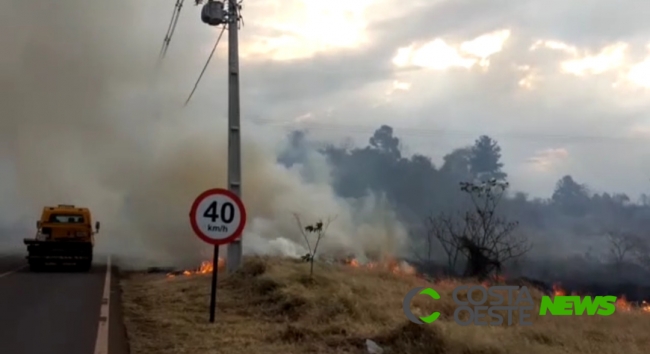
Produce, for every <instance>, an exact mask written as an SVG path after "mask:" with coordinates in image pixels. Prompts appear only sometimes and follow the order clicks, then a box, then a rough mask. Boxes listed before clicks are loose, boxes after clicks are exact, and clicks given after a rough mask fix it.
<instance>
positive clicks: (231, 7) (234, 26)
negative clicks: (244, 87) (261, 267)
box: [226, 0, 242, 273]
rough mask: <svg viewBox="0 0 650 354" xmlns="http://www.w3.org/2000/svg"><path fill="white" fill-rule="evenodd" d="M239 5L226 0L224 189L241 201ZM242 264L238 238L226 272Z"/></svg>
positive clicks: (231, 252)
mask: <svg viewBox="0 0 650 354" xmlns="http://www.w3.org/2000/svg"><path fill="white" fill-rule="evenodd" d="M238 26H239V5H238V4H237V1H236V0H228V189H229V190H230V191H232V192H233V193H235V194H236V195H237V196H239V197H240V198H241V196H242V180H241V130H240V124H239V121H240V119H239V118H240V117H239V115H240V112H239V43H238V40H239V39H238V29H239V28H238ZM241 262H242V238H241V237H240V238H239V239H238V240H237V241H235V242H232V243H230V244H229V245H228V258H227V260H226V267H227V269H228V273H232V272H234V271H236V270H237V269H239V267H240V266H241Z"/></svg>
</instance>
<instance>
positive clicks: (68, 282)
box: [0, 253, 128, 354]
mask: <svg viewBox="0 0 650 354" xmlns="http://www.w3.org/2000/svg"><path fill="white" fill-rule="evenodd" d="M107 261H108V257H102V256H99V255H96V256H95V262H94V266H93V268H92V270H91V271H90V272H87V273H83V272H74V271H63V270H56V271H48V272H42V273H31V272H30V271H29V268H28V267H27V260H26V259H25V254H24V253H23V254H20V253H18V254H16V253H14V254H1V253H0V353H2V354H45V353H47V354H100V353H101V354H127V353H128V346H127V342H126V335H125V330H124V327H123V324H122V318H121V312H120V303H119V300H120V294H119V287H118V282H117V277H116V276H115V274H117V273H116V268H115V267H113V266H111V269H110V270H111V271H110V272H107V269H108V267H107V263H108V262H107ZM107 283H108V284H109V286H108V289H110V290H108V289H107V290H105V284H107ZM104 299H108V301H106V300H104ZM106 323H108V325H106Z"/></svg>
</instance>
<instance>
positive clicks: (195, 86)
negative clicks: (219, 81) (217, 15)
mask: <svg viewBox="0 0 650 354" xmlns="http://www.w3.org/2000/svg"><path fill="white" fill-rule="evenodd" d="M225 30H226V26H225V25H224V26H223V27H222V28H221V32H220V33H219V37H217V41H216V42H215V43H214V47H212V52H210V56H209V57H208V60H207V61H206V62H205V65H204V66H203V70H201V74H200V75H199V78H198V79H197V80H196V83H195V84H194V88H193V89H192V92H190V95H189V97H187V101H185V104H184V105H183V107H185V106H187V104H188V103H189V102H190V99H192V96H193V95H194V91H196V88H197V87H198V86H199V82H200V81H201V78H202V77H203V74H204V73H205V69H207V68H208V64H210V60H211V59H212V56H213V55H214V52H215V51H216V50H217V46H218V45H219V41H220V40H221V37H222V36H223V32H225Z"/></svg>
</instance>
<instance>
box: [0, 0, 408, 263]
mask: <svg viewBox="0 0 650 354" xmlns="http://www.w3.org/2000/svg"><path fill="white" fill-rule="evenodd" d="M144 4H146V6H152V7H154V8H155V9H152V10H151V11H150V10H149V9H147V8H146V7H145V5H144ZM155 6H156V2H152V1H146V2H143V3H139V2H135V3H134V2H127V1H115V2H112V1H109V2H105V1H85V0H84V1H82V0H66V1H60V2H59V1H56V2H32V1H23V0H9V1H3V2H2V3H0V48H1V49H0V177H2V180H0V193H1V194H0V198H1V199H0V200H1V201H0V215H2V218H0V226H2V230H11V231H6V232H5V233H3V235H2V236H0V237H2V241H0V247H5V248H15V246H16V245H20V242H21V239H22V238H23V237H29V236H32V234H33V232H34V230H33V227H34V221H35V220H36V219H37V218H38V213H39V212H40V208H42V207H43V206H44V205H51V204H60V203H66V204H67V203H74V204H77V205H85V206H88V207H90V208H91V210H92V211H93V213H94V217H95V219H97V220H100V221H101V223H102V229H101V231H100V233H99V235H98V237H97V250H98V252H110V253H111V254H114V255H117V256H120V257H121V259H122V260H123V261H124V262H128V263H131V264H132V265H134V266H135V265H149V264H154V263H156V264H160V263H166V264H175V265H180V264H190V263H192V262H197V261H199V260H203V259H205V257H206V249H209V248H208V247H206V246H205V245H204V244H202V243H201V242H200V241H198V239H197V238H196V237H194V235H192V231H191V229H190V227H189V220H188V212H189V206H190V205H191V203H192V201H193V199H194V198H195V197H196V196H197V195H198V194H199V193H201V192H202V191H203V190H205V189H208V188H213V187H226V169H225V168H226V161H227V160H226V158H227V154H226V146H227V144H226V129H225V121H224V120H223V119H220V120H211V119H208V118H209V117H210V116H213V115H214V113H213V111H214V110H215V109H217V108H220V109H221V108H223V109H222V110H223V111H224V112H225V107H210V106H205V105H204V106H203V107H208V108H207V109H205V110H204V111H201V110H197V109H188V110H187V111H184V110H182V109H181V108H179V107H178V105H175V104H172V103H169V102H176V101H181V102H182V100H183V99H184V97H181V96H182V93H181V94H179V93H178V91H173V98H170V96H169V95H172V92H168V90H167V88H169V87H173V86H174V85H177V84H178V82H182V83H183V85H185V84H187V83H189V82H191V81H192V80H193V79H194V78H195V75H196V74H197V73H196V71H195V70H192V69H196V67H191V68H190V70H187V68H186V67H185V65H184V63H181V61H179V60H176V61H175V60H173V59H169V60H167V62H166V63H165V65H166V66H167V69H166V70H164V71H163V72H162V73H161V72H158V73H156V72H154V63H155V59H156V55H157V54H158V53H157V50H158V48H157V47H158V44H159V43H160V40H161V39H162V35H163V34H164V32H163V33H161V32H160V31H159V30H160V29H163V30H164V28H165V25H166V20H167V16H168V15H169V14H167V12H170V13H171V7H169V8H167V7H165V9H164V10H165V11H162V10H160V8H156V7H155ZM168 10H169V11H168ZM151 13H154V14H155V15H156V16H160V18H159V19H158V20H156V21H154V20H153V19H152V18H151ZM145 15H149V17H146V20H145ZM138 16H142V17H138ZM149 25H152V26H155V27H156V28H155V31H152V30H151V29H148V27H147V26H149ZM151 32H155V33H157V34H158V35H160V36H161V37H160V38H158V37H155V38H152V37H150V36H149V37H148V36H145V35H143V34H142V33H151ZM177 36H178V34H177ZM176 40H177V41H179V40H178V39H176ZM179 46H180V45H179ZM152 54H153V55H152ZM202 59H203V58H202ZM163 74H164V76H162V75H163ZM155 75H161V76H162V77H158V78H157V79H156V80H153V78H154V77H155ZM181 77H183V79H182V80H181V79H180V78H181ZM224 81H225V79H224ZM152 82H155V83H157V84H158V85H160V86H158V87H162V88H164V89H165V90H163V89H162V88H161V89H156V90H154V89H152ZM185 87H186V86H183V88H185ZM182 92H183V93H184V92H185V91H182ZM242 95H243V99H242V102H244V103H243V104H245V102H246V100H245V95H246V93H245V90H243V91H242ZM244 120H245V117H244ZM243 128H244V129H245V130H244V131H245V133H244V139H243V144H242V145H243V146H242V150H243V158H242V164H243V176H244V177H243V178H244V179H243V196H244V202H245V204H246V206H247V209H248V214H249V223H248V226H247V229H246V231H245V234H244V247H245V252H257V253H260V252H261V253H276V254H284V255H290V256H297V255H300V254H304V252H305V249H304V247H303V242H302V239H301V235H300V234H299V232H298V229H297V225H296V222H295V220H294V217H293V213H299V214H300V215H301V217H302V218H303V222H305V223H311V222H314V221H316V220H317V219H319V218H327V217H334V216H336V219H335V221H334V222H333V223H332V224H331V226H330V228H329V232H328V235H327V237H326V239H325V240H324V241H323V246H322V247H323V248H322V250H323V252H349V253H357V254H359V255H364V254H379V253H395V252H398V251H399V250H400V249H401V247H402V246H403V245H404V241H405V239H406V236H405V235H406V232H405V229H404V227H402V226H401V225H400V224H399V223H398V222H397V221H396V218H395V216H394V215H393V214H392V212H391V210H390V208H389V207H388V205H387V204H386V202H385V201H384V200H383V199H382V198H375V197H369V198H367V199H365V200H356V201H349V200H343V199H340V198H337V197H336V196H335V194H334V193H333V190H332V187H331V186H330V183H329V178H328V176H329V170H328V166H327V164H326V162H325V161H324V160H323V159H322V157H318V156H317V155H312V156H313V158H312V159H310V161H309V163H308V164H307V165H306V166H302V167H301V168H302V169H303V170H302V171H301V170H300V169H286V168H284V167H282V166H280V165H278V164H276V162H275V161H276V152H277V151H278V149H280V148H281V144H279V143H280V142H281V141H282V140H283V133H280V132H277V131H276V132H275V134H272V132H271V131H269V130H268V129H266V128H259V127H255V126H252V125H248V124H245V125H244V127H243ZM304 169H308V170H309V171H310V172H311V174H312V175H315V176H319V178H316V179H310V180H309V182H306V181H305V179H304V178H302V177H301V173H303V172H304ZM0 251H1V250H0ZM208 254H209V250H208Z"/></svg>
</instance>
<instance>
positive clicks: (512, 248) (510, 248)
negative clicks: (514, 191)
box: [428, 179, 531, 279]
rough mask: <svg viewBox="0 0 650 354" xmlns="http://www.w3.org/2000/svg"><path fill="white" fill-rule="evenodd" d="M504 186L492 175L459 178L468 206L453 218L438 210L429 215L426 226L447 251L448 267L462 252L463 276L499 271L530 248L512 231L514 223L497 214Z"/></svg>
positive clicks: (451, 266)
mask: <svg viewBox="0 0 650 354" xmlns="http://www.w3.org/2000/svg"><path fill="white" fill-rule="evenodd" d="M508 186H509V185H508V183H507V182H500V181H497V180H496V179H491V180H489V181H487V182H482V183H479V184H475V183H470V182H463V183H461V191H463V192H465V193H467V194H468V195H469V196H470V201H471V207H470V208H468V210H467V211H465V212H462V213H460V215H459V216H458V217H456V218H454V217H451V216H448V215H444V214H442V215H440V216H438V217H437V218H430V219H429V221H428V225H429V228H428V229H429V231H430V232H431V233H432V234H433V235H434V237H435V238H437V239H438V241H439V242H440V244H441V246H442V248H443V249H444V251H445V252H446V253H447V256H448V262H449V267H450V268H452V269H453V268H455V265H456V262H457V260H458V255H459V254H462V255H464V256H465V258H466V260H467V264H466V267H465V272H464V273H465V276H470V277H478V278H480V279H482V278H485V277H487V276H488V275H489V274H490V273H491V272H492V271H496V272H497V273H499V272H500V271H501V267H502V264H503V263H504V262H506V261H508V260H514V259H517V258H519V257H521V256H523V255H524V254H526V253H527V252H528V251H529V250H530V248H531V244H530V243H529V242H528V240H527V239H526V238H525V237H523V236H521V235H519V234H516V233H515V232H514V231H515V229H516V227H517V226H518V223H517V222H511V221H508V220H506V219H505V218H504V217H502V216H499V215H498V214H497V207H498V205H499V202H500V201H501V199H502V197H503V195H504V193H505V191H506V189H507V188H508Z"/></svg>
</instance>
